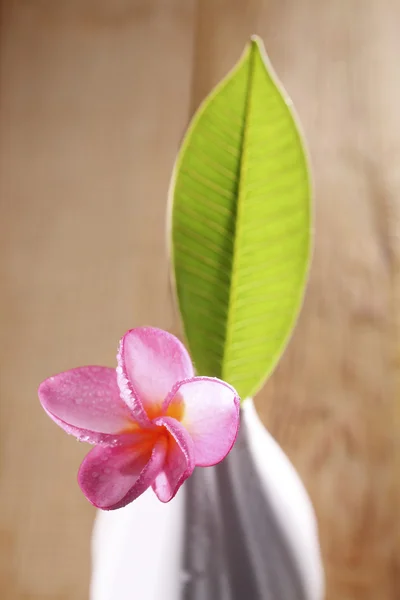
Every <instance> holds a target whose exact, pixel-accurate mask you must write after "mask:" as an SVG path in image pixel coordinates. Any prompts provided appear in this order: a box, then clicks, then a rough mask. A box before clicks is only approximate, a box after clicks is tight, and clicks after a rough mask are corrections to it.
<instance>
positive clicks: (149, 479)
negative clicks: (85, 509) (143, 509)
mask: <svg viewBox="0 0 400 600" xmlns="http://www.w3.org/2000/svg"><path fill="white" fill-rule="evenodd" d="M166 453H167V442H166V439H165V438H164V437H160V439H159V440H158V441H157V442H156V444H155V445H154V447H153V449H152V451H150V452H149V451H146V452H142V451H141V449H140V445H138V446H137V448H136V449H135V448H132V447H131V448H127V447H117V448H110V447H106V448H105V447H101V446H95V447H94V448H93V450H91V451H90V452H89V453H88V454H87V455H86V457H85V458H84V460H83V462H82V464H81V466H80V469H79V472H78V483H79V486H80V488H81V490H82V492H83V493H84V495H85V496H86V498H87V499H88V500H89V502H91V504H93V506H95V507H96V508H100V509H102V510H116V509H118V508H123V507H124V506H126V505H127V504H129V503H130V502H132V501H133V500H136V498H138V497H139V496H140V495H141V494H143V492H145V491H146V490H147V488H148V487H149V486H150V485H151V484H152V483H153V482H154V480H155V478H156V477H157V475H158V474H159V473H160V471H161V469H162V467H163V465H164V462H165V458H166Z"/></svg>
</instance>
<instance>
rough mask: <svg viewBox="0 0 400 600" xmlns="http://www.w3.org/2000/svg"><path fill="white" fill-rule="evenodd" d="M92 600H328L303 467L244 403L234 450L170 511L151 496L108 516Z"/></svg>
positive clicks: (104, 515) (100, 522) (98, 534)
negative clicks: (294, 463)
mask: <svg viewBox="0 0 400 600" xmlns="http://www.w3.org/2000/svg"><path fill="white" fill-rule="evenodd" d="M92 556H93V560H92V580H91V593H90V598H91V600H181V599H182V600H225V599H226V600H236V599H238V600H244V599H245V598H246V600H247V599H248V600H264V599H265V600H322V598H323V595H324V578H323V568H322V562H321V557H320V551H319V544H318V534H317V524H316V519H315V515H314V511H313V508H312V505H311V502H310V500H309V497H308V495H307V493H306V491H305V489H304V486H303V484H302V482H301V480H300V478H299V476H298V475H297V473H296V471H295V469H294V467H293V466H292V464H291V463H290V461H289V460H288V458H287V457H286V455H285V454H284V453H283V451H282V450H281V448H280V447H279V446H278V444H277V443H276V442H275V440H274V439H273V438H272V437H271V436H270V434H269V433H268V432H267V430H266V429H265V427H264V426H263V424H262V423H261V421H260V419H259V418H258V415H257V413H256V410H255V408H254V404H253V401H252V400H246V401H245V402H244V403H243V408H242V416H241V428H240V434H239V436H238V440H237V442H236V444H235V447H234V449H233V450H232V452H231V453H230V454H229V455H228V457H227V458H226V459H225V460H224V461H223V462H222V463H221V464H220V465H218V466H217V467H212V468H206V469H201V468H198V469H195V472H194V474H193V475H192V477H191V478H190V479H189V480H188V481H187V482H186V483H185V485H184V486H183V487H182V488H181V490H180V491H179V492H178V494H177V496H176V497H175V498H174V500H172V501H171V502H170V503H168V504H162V503H160V502H159V501H158V500H157V498H156V496H155V494H154V493H153V492H152V490H148V491H147V492H146V493H145V494H143V495H142V496H141V497H140V498H138V499H137V500H135V502H133V503H132V504H130V505H129V506H127V507H125V508H123V509H120V510H117V511H111V512H100V511H99V512H98V514H97V517H96V522H95V527H94V532H93V540H92Z"/></svg>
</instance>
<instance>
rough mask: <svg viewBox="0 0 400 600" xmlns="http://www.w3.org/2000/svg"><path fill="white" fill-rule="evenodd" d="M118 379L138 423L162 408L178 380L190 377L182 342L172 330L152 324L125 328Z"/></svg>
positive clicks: (189, 364) (124, 397)
mask: <svg viewBox="0 0 400 600" xmlns="http://www.w3.org/2000/svg"><path fill="white" fill-rule="evenodd" d="M117 374H118V382H119V386H120V389H121V393H122V397H123V399H124V400H125V402H126V403H127V404H128V406H129V407H130V408H131V410H132V411H133V412H134V415H135V418H136V419H137V420H138V421H139V422H142V421H143V422H144V420H145V417H146V416H147V415H150V416H153V415H154V412H155V411H159V410H160V409H161V406H162V403H163V400H164V398H165V397H166V396H167V394H168V393H169V392H170V390H171V388H172V387H173V386H174V385H175V384H176V382H177V381H182V380H183V379H188V378H191V377H193V375H194V372H193V365H192V361H191V360H190V356H189V354H188V352H187V350H186V348H185V347H184V345H183V344H182V343H181V342H180V341H179V340H178V338H176V337H175V336H174V335H172V334H171V333H168V332H167V331H163V330H161V329H157V328H155V327H138V328H136V329H131V330H130V331H128V332H127V333H126V334H125V335H124V337H123V338H122V339H121V342H120V350H119V353H118V369H117Z"/></svg>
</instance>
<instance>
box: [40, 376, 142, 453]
mask: <svg viewBox="0 0 400 600" xmlns="http://www.w3.org/2000/svg"><path fill="white" fill-rule="evenodd" d="M38 394H39V399H40V402H41V404H42V406H43V408H44V409H45V411H46V412H47V414H48V415H49V416H50V417H51V418H52V419H53V421H55V422H56V423H57V425H59V426H60V427H62V428H63V429H64V430H65V431H66V432H67V433H70V434H72V435H74V436H75V437H77V438H78V439H80V440H82V441H87V442H90V443H92V444H99V443H100V444H110V443H111V444H112V443H117V441H118V440H117V439H116V434H120V433H121V432H126V431H127V430H133V429H134V428H135V424H134V422H133V418H132V415H131V413H130V411H129V409H128V407H127V406H126V405H125V404H124V402H123V401H122V400H121V398H120V393H119V388H118V385H117V377H116V373H115V369H110V368H108V367H79V368H77V369H71V370H70V371H65V372H64V373H59V374H58V375H54V377H50V378H49V379H46V380H45V381H43V383H41V385H40V386H39V391H38Z"/></svg>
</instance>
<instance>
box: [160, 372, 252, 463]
mask: <svg viewBox="0 0 400 600" xmlns="http://www.w3.org/2000/svg"><path fill="white" fill-rule="evenodd" d="M177 396H178V397H179V399H180V400H181V401H182V402H183V405H184V412H183V417H182V420H181V423H182V425H183V426H184V427H185V428H186V430H187V431H188V433H189V435H190V437H191V438H192V440H193V444H194V452H195V463H196V466H197V467H211V466H213V465H215V464H217V463H219V462H220V461H221V460H223V459H224V458H225V456H226V455H227V454H228V453H229V452H230V451H231V449H232V447H233V444H234V443H235V441H236V437H237V434H238V431H239V415H240V398H239V396H238V394H237V392H236V390H235V389H234V388H233V387H232V386H230V385H229V384H228V383H226V382H225V381H221V380H220V379H216V378H213V377H193V378H191V379H187V380H185V381H180V382H178V383H177V384H176V385H175V386H174V387H173V389H172V390H171V392H170V394H168V396H167V398H166V399H165V401H164V403H163V410H164V411H166V410H167V408H168V406H169V405H170V404H171V402H173V401H174V399H176V397H177Z"/></svg>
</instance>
